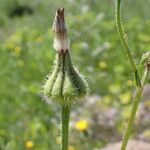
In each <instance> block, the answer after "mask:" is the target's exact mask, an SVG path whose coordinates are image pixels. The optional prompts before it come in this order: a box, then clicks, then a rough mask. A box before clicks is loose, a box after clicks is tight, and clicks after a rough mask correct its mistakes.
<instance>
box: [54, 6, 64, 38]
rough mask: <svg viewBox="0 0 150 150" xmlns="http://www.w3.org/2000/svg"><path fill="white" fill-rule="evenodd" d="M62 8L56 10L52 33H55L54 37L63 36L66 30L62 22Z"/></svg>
mask: <svg viewBox="0 0 150 150" xmlns="http://www.w3.org/2000/svg"><path fill="white" fill-rule="evenodd" d="M64 11H65V10H64V8H58V9H57V10H56V14H55V19H54V23H53V32H54V33H56V35H57V36H58V35H63V34H64V33H66V31H67V28H66V24H65V20H64Z"/></svg>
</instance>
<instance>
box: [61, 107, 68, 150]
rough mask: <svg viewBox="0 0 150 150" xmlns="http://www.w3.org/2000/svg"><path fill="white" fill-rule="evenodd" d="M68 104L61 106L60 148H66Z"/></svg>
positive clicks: (63, 149) (65, 149) (62, 149)
mask: <svg viewBox="0 0 150 150" xmlns="http://www.w3.org/2000/svg"><path fill="white" fill-rule="evenodd" d="M69 118H70V106H68V105H67V106H62V107H61V119H62V125H61V128H62V131H61V134H62V135H61V138H62V139H61V150H68V133H69Z"/></svg>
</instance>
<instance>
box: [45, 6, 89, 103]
mask: <svg viewBox="0 0 150 150" xmlns="http://www.w3.org/2000/svg"><path fill="white" fill-rule="evenodd" d="M53 31H54V48H55V49H56V52H57V53H56V58H55V62H54V67H53V71H52V73H51V74H50V75H49V76H48V79H47V81H46V82H45V84H44V95H45V97H46V99H52V100H54V101H57V102H59V103H60V104H62V105H70V104H71V103H72V101H73V100H75V99H79V98H81V97H83V96H85V94H86V92H87V83H86V81H85V79H84V78H83V76H82V75H81V74H80V73H78V72H77V71H76V70H75V69H74V66H73V64H72V61H71V56H70V52H69V42H68V38H67V29H66V25H65V21H64V9H63V8H59V9H58V10H57V11H56V16H55V19H54V24H53Z"/></svg>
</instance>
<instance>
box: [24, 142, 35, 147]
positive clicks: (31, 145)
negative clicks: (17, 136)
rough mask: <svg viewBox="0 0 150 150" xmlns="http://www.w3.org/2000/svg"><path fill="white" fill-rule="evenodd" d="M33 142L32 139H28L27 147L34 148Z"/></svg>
mask: <svg viewBox="0 0 150 150" xmlns="http://www.w3.org/2000/svg"><path fill="white" fill-rule="evenodd" d="M33 145H34V144H33V142H32V141H27V142H26V143H25V147H26V148H32V147H33Z"/></svg>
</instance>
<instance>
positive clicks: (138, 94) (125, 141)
mask: <svg viewBox="0 0 150 150" xmlns="http://www.w3.org/2000/svg"><path fill="white" fill-rule="evenodd" d="M147 76H148V69H147V67H146V69H145V72H144V74H143V78H142V86H144V85H145V82H146V78H147ZM142 92H143V88H142V87H141V88H138V89H137V91H136V94H135V97H134V99H133V106H132V110H131V114H130V118H129V122H128V126H127V129H126V132H125V136H124V137H123V142H122V146H121V150H126V147H127V144H128V140H129V136H130V133H131V129H132V125H133V122H134V118H135V115H136V112H137V109H138V105H139V101H140V97H141V95H142Z"/></svg>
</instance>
